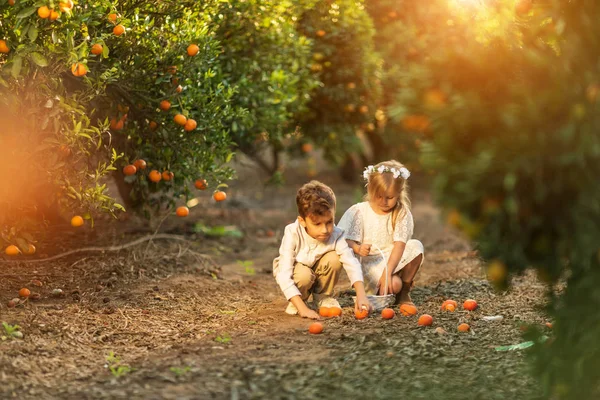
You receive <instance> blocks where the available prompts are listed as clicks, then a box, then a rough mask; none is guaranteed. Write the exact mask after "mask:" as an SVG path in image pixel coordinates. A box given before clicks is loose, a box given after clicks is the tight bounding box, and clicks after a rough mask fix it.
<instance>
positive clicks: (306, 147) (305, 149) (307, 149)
mask: <svg viewBox="0 0 600 400" xmlns="http://www.w3.org/2000/svg"><path fill="white" fill-rule="evenodd" d="M302 151H303V152H305V153H310V152H311V151H313V145H312V144H310V143H304V144H303V145H302Z"/></svg>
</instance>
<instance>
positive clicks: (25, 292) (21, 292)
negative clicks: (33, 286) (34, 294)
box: [19, 287, 31, 297]
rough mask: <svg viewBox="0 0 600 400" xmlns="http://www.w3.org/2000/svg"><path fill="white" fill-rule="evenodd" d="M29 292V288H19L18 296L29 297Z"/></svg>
mask: <svg viewBox="0 0 600 400" xmlns="http://www.w3.org/2000/svg"><path fill="white" fill-rule="evenodd" d="M30 294H31V292H30V291H29V289H27V288H25V287H24V288H22V289H21V290H19V296H21V297H29V295H30Z"/></svg>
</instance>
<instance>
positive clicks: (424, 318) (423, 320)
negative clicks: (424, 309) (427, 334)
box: [417, 314, 433, 326]
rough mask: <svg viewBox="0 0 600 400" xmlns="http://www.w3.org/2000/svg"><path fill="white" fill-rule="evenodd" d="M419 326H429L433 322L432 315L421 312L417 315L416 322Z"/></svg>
mask: <svg viewBox="0 0 600 400" xmlns="http://www.w3.org/2000/svg"><path fill="white" fill-rule="evenodd" d="M417 323H418V324H419V325H420V326H430V325H431V324H433V317H432V316H431V315H429V314H423V315H421V316H420V317H419V321H418V322H417Z"/></svg>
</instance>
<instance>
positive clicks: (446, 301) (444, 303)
mask: <svg viewBox="0 0 600 400" xmlns="http://www.w3.org/2000/svg"><path fill="white" fill-rule="evenodd" d="M450 304H451V305H452V306H454V309H456V308H457V307H458V303H457V302H456V301H454V300H445V301H444V302H443V303H442V307H441V310H442V311H445V310H446V306H448V305H450ZM452 311H454V310H452Z"/></svg>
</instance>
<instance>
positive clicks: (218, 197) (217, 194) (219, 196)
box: [213, 190, 227, 201]
mask: <svg viewBox="0 0 600 400" xmlns="http://www.w3.org/2000/svg"><path fill="white" fill-rule="evenodd" d="M226 198H227V193H225V192H222V191H220V190H217V191H216V192H215V193H214V194H213V199H215V201H224V200H225V199H226Z"/></svg>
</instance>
